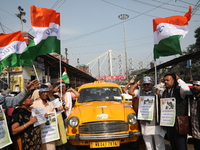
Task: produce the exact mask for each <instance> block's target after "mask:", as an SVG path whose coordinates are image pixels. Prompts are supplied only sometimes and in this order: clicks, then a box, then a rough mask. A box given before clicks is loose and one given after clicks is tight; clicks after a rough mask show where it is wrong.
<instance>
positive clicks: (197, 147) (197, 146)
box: [193, 138, 200, 150]
mask: <svg viewBox="0 0 200 150" xmlns="http://www.w3.org/2000/svg"><path fill="white" fill-rule="evenodd" d="M193 142H194V143H193V145H194V150H200V140H199V139H195V138H194V139H193Z"/></svg>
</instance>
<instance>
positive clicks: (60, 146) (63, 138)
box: [45, 82, 67, 150]
mask: <svg viewBox="0 0 200 150" xmlns="http://www.w3.org/2000/svg"><path fill="white" fill-rule="evenodd" d="M45 85H47V86H48V88H49V92H48V101H50V102H53V101H55V99H59V101H58V103H59V105H60V106H59V107H55V109H56V112H57V121H58V129H59V134H60V139H59V140H56V141H55V142H56V149H57V150H64V149H65V143H67V135H66V131H65V126H64V121H63V120H64V119H65V118H63V114H64V107H63V106H62V104H63V102H62V100H60V98H59V96H58V95H55V94H54V93H53V86H52V84H51V83H50V82H47V83H45ZM56 105H58V104H57V103H56V104H55V106H56ZM62 111H63V112H62Z"/></svg>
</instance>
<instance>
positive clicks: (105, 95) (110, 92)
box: [78, 87, 122, 103]
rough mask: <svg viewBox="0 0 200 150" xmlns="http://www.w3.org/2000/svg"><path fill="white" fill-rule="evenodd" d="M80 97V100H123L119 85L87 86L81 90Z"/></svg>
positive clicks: (80, 101)
mask: <svg viewBox="0 0 200 150" xmlns="http://www.w3.org/2000/svg"><path fill="white" fill-rule="evenodd" d="M79 92H80V97H79V98H78V102H79V103H82V102H89V101H112V100H114V101H121V100H122V96H121V92H120V89H119V88H117V87H92V88H85V89H82V90H80V91H79Z"/></svg>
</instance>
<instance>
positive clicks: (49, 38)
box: [20, 5, 60, 61]
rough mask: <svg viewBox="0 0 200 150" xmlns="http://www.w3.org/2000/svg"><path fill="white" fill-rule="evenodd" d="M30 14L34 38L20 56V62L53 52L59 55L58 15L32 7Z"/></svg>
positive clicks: (45, 9) (48, 10) (54, 12)
mask: <svg viewBox="0 0 200 150" xmlns="http://www.w3.org/2000/svg"><path fill="white" fill-rule="evenodd" d="M30 14H31V24H32V27H33V29H34V31H35V38H34V40H33V41H31V42H30V44H29V45H28V47H27V49H26V50H25V52H24V53H23V54H22V55H21V57H20V58H21V59H22V61H24V60H34V59H35V58H36V57H37V56H39V55H44V54H49V53H54V52H56V53H58V54H60V13H58V12H56V11H55V10H53V9H47V8H41V7H35V6H34V5H32V6H31V7H30Z"/></svg>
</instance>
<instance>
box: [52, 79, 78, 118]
mask: <svg viewBox="0 0 200 150" xmlns="http://www.w3.org/2000/svg"><path fill="white" fill-rule="evenodd" d="M60 87H61V88H60ZM60 89H61V90H62V92H61V91H60ZM54 92H56V94H57V95H58V96H59V97H60V98H61V99H62V100H64V101H65V114H66V116H67V117H69V114H70V113H71V109H72V98H78V97H79V96H80V94H79V92H78V91H76V90H75V89H73V88H72V87H71V86H70V84H66V83H61V84H59V85H58V86H56V87H55V88H54ZM61 93H62V95H61Z"/></svg>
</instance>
